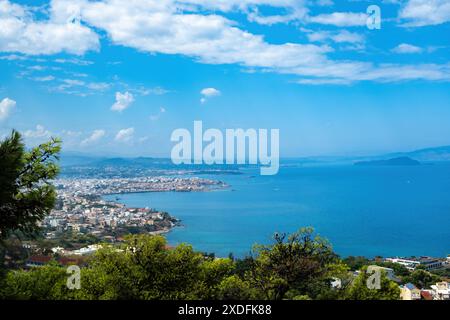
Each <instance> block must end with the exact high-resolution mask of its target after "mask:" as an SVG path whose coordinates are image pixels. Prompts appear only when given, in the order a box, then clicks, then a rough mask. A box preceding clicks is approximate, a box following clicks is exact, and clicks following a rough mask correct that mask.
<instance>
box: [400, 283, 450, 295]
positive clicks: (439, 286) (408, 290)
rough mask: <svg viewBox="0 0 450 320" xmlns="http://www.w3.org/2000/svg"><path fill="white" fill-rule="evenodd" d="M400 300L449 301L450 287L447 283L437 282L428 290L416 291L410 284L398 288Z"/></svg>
mask: <svg viewBox="0 0 450 320" xmlns="http://www.w3.org/2000/svg"><path fill="white" fill-rule="evenodd" d="M400 290H401V292H400V297H401V298H402V300H450V285H449V283H448V282H445V281H443V282H438V283H436V284H434V285H431V286H430V289H422V290H420V289H418V288H417V287H416V286H415V285H413V284H412V283H407V284H405V285H403V286H401V287H400Z"/></svg>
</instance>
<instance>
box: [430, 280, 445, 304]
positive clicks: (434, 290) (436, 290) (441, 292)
mask: <svg viewBox="0 0 450 320" xmlns="http://www.w3.org/2000/svg"><path fill="white" fill-rule="evenodd" d="M431 294H432V295H433V300H450V287H449V284H448V282H438V283H436V284H435V285H432V286H431Z"/></svg>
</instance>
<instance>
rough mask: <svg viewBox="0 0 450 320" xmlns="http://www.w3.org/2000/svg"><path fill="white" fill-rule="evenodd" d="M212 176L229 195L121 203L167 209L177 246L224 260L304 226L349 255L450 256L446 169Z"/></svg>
mask: <svg viewBox="0 0 450 320" xmlns="http://www.w3.org/2000/svg"><path fill="white" fill-rule="evenodd" d="M208 177H213V176H208ZM213 178H216V179H219V180H222V181H226V182H227V183H229V184H230V185H231V188H230V190H226V191H214V192H203V193H174V192H169V193H139V194H126V195H120V199H121V200H120V201H121V202H123V203H125V204H127V205H128V206H137V207H146V206H148V207H152V208H156V209H160V210H165V211H168V212H169V213H171V214H172V215H173V216H175V217H177V218H179V219H181V220H182V223H183V226H182V227H179V228H176V229H174V230H173V231H171V232H170V233H169V234H168V235H167V238H168V240H169V242H170V243H171V244H178V243H181V242H188V243H191V244H193V246H194V248H195V249H197V250H202V251H207V252H214V253H216V254H217V255H219V256H226V255H228V253H230V252H233V253H234V254H235V255H236V256H243V255H245V254H246V253H248V252H249V249H250V248H251V246H252V245H253V244H254V243H268V242H270V240H271V236H272V234H273V233H274V232H276V231H278V232H292V231H295V230H297V229H298V228H300V227H302V226H313V227H314V228H315V229H316V231H317V232H318V233H319V234H320V235H322V236H324V237H326V238H328V239H329V240H330V242H331V243H332V244H333V247H334V249H335V251H336V252H338V253H339V254H341V255H343V256H347V255H364V256H369V257H372V256H375V255H382V256H394V255H405V256H408V255H416V256H419V255H433V256H445V255H447V254H449V253H450V219H449V218H450V165H448V164H442V165H423V166H415V167H358V166H321V167H284V168H281V169H280V173H279V174H278V175H276V176H259V175H258V173H257V172H256V171H255V172H246V173H245V174H243V175H239V176H225V175H221V176H216V177H213ZM108 198H109V199H114V198H115V197H114V196H109V197H108Z"/></svg>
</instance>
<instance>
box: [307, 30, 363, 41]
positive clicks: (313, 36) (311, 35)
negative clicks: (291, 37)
mask: <svg viewBox="0 0 450 320" xmlns="http://www.w3.org/2000/svg"><path fill="white" fill-rule="evenodd" d="M306 36H307V37H308V40H309V41H312V42H325V41H327V40H331V41H333V42H336V43H363V42H364V41H365V38H364V36H363V35H361V34H359V33H356V32H349V31H347V30H341V31H317V32H314V31H309V32H308V33H307V34H306Z"/></svg>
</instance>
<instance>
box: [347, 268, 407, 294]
mask: <svg viewBox="0 0 450 320" xmlns="http://www.w3.org/2000/svg"><path fill="white" fill-rule="evenodd" d="M370 276H371V274H369V273H368V272H367V267H363V268H362V269H361V271H360V273H359V275H358V276H357V277H356V278H355V279H354V280H353V282H352V284H351V285H350V286H349V288H348V290H347V293H346V296H345V298H346V299H349V300H398V299H400V287H399V286H398V285H397V284H396V283H395V282H394V281H391V280H389V279H388V278H387V276H386V274H385V272H384V271H382V270H381V277H380V287H379V288H370V286H369V285H368V283H367V282H368V280H369V277H370Z"/></svg>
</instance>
